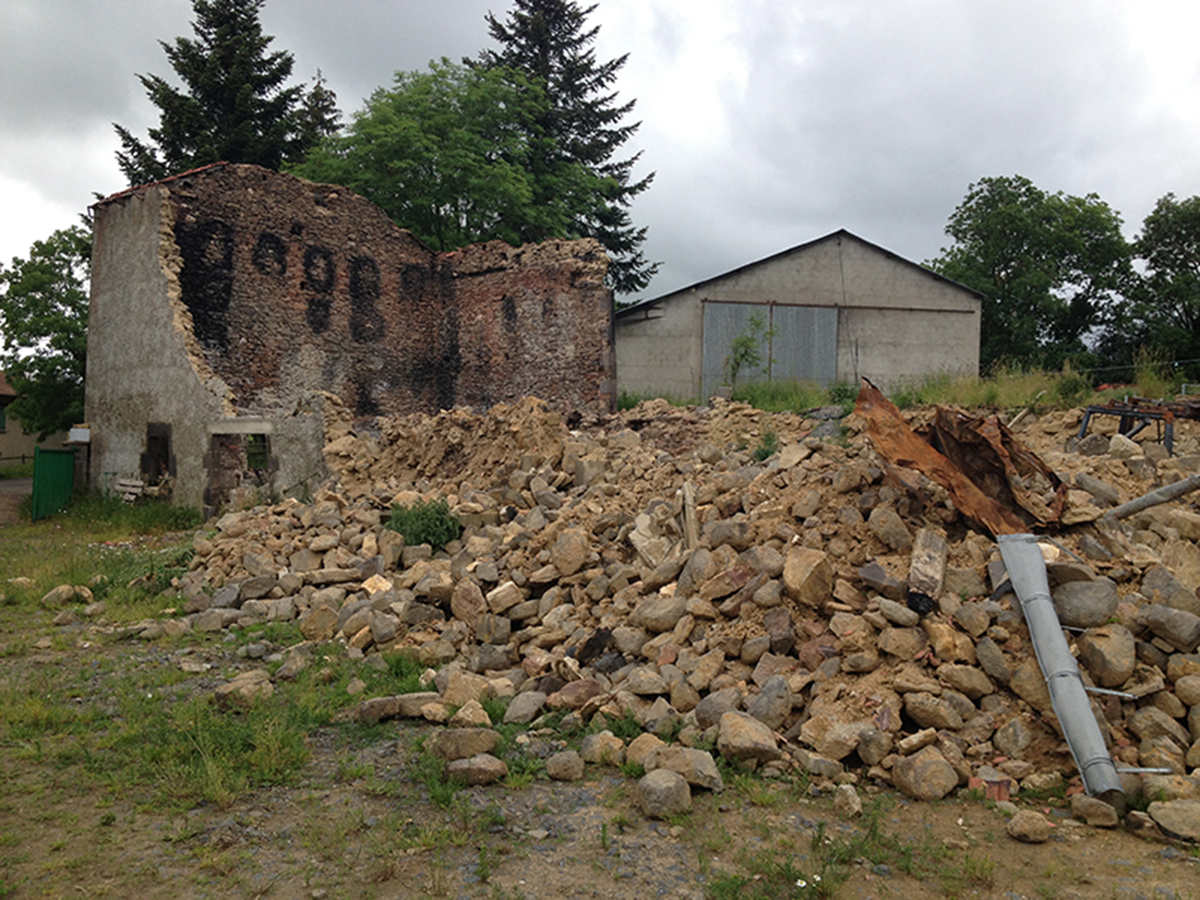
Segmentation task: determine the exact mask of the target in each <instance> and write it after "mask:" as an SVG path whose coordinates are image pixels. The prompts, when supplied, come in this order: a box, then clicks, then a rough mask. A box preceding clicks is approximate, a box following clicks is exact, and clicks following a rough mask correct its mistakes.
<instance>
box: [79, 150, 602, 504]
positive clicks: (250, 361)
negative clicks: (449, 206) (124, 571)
mask: <svg viewBox="0 0 1200 900" xmlns="http://www.w3.org/2000/svg"><path fill="white" fill-rule="evenodd" d="M606 268H607V258H606V257H605V255H604V252H603V250H602V248H601V247H600V245H599V244H597V243H595V242H593V241H554V242H547V243H544V244H537V245H527V246H525V247H521V248H519V249H518V248H513V247H510V246H508V245H507V244H504V243H501V242H492V243H488V244H481V245H476V246H472V247H467V248H465V249H463V250H460V251H457V252H454V253H436V252H434V251H432V250H430V249H429V248H428V247H426V246H424V245H423V244H422V243H421V242H420V241H418V240H417V239H416V238H414V237H413V236H412V235H411V234H409V233H408V232H406V231H403V230H401V229H399V228H397V227H396V226H395V225H394V224H393V223H392V222H391V221H390V220H389V219H388V217H387V216H386V215H385V214H384V213H383V212H382V211H381V210H379V209H378V208H377V207H375V206H374V205H373V204H371V203H370V202H368V201H367V200H365V199H363V198H361V197H358V196H356V195H355V194H353V193H352V192H350V191H348V190H347V189H345V188H339V187H334V186H331V185H319V184H313V183H310V182H307V181H304V180H302V179H298V178H295V177H292V176H290V175H283V174H279V173H276V172H271V171H268V170H266V169H262V168H259V167H257V166H250V165H232V164H225V163H218V164H215V165H212V166H208V167H205V168H202V169H197V170H194V171H191V172H186V173H183V174H181V175H177V176H175V177H173V178H169V179H167V180H165V181H161V182H157V183H154V184H151V185H147V186H144V187H139V188H134V189H131V190H128V191H124V192H122V193H119V194H115V195H113V196H111V197H108V198H106V199H105V200H103V201H101V202H100V203H98V204H97V205H96V206H95V245H94V251H93V260H92V293H91V308H90V314H89V323H88V369H87V418H88V424H89V425H90V426H91V434H92V447H91V473H92V481H93V483H94V484H95V485H96V486H98V487H101V488H103V486H104V484H105V482H106V480H107V479H110V478H114V477H115V478H124V477H130V476H135V477H136V476H139V475H140V476H142V477H143V478H145V479H147V480H150V481H153V480H157V479H158V478H159V477H161V476H164V475H166V476H169V477H171V478H173V485H174V487H173V497H174V500H175V501H176V502H179V503H185V504H191V505H202V504H203V505H205V506H207V507H209V508H216V507H218V506H220V505H222V504H224V503H225V502H226V501H227V500H228V497H229V492H230V490H231V489H234V488H238V487H245V486H247V485H250V486H257V487H260V488H265V489H266V492H267V493H274V494H286V493H290V492H292V491H294V490H299V489H300V488H301V487H302V486H305V485H307V486H310V487H311V486H312V485H313V484H314V483H315V481H316V480H318V479H319V478H320V477H321V476H323V474H324V464H323V461H322V455H321V449H322V446H323V444H324V427H325V409H326V407H327V406H328V404H329V403H330V402H331V398H336V399H337V400H339V401H340V403H341V404H342V405H344V406H345V407H346V408H348V409H349V410H350V411H351V412H352V413H353V414H354V415H357V416H374V415H380V414H387V415H399V414H407V413H412V412H433V411H436V410H438V409H443V408H450V407H453V406H456V405H463V406H470V407H473V408H476V409H482V408H485V407H488V406H491V405H492V404H495V403H499V402H508V401H512V400H515V399H517V398H518V397H521V396H525V395H533V396H536V397H540V398H542V399H544V400H546V401H548V402H549V403H551V404H552V405H553V406H555V407H557V408H560V409H562V410H564V411H571V410H596V411H603V410H608V409H609V408H611V406H612V403H613V398H614V394H615V390H614V356H613V347H612V314H611V309H612V298H611V293H610V292H609V291H608V290H607V289H606V288H605V286H604V275H605V272H606Z"/></svg>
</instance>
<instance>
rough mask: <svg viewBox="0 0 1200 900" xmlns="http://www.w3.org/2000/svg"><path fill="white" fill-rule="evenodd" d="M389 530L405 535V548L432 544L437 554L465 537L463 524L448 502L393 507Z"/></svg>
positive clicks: (435, 501)
mask: <svg viewBox="0 0 1200 900" xmlns="http://www.w3.org/2000/svg"><path fill="white" fill-rule="evenodd" d="M386 527H387V528H390V529H391V530H392V531H398V532H400V534H402V535H404V543H405V544H408V545H409V546H413V545H416V544H429V546H431V547H433V551H434V552H435V553H436V552H437V551H439V550H441V549H442V548H443V547H445V546H446V545H447V544H448V543H450V542H451V541H453V540H457V539H458V536H459V535H460V534H462V523H461V522H459V521H458V516H456V515H454V514H453V513H452V512H450V504H449V503H447V502H446V501H445V500H434V501H432V502H430V503H425V502H424V501H417V502H416V503H414V504H412V505H411V506H401V505H400V504H398V503H396V504H393V505H392V517H391V518H390V519H388V522H387V526H386Z"/></svg>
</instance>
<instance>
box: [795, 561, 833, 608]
mask: <svg viewBox="0 0 1200 900" xmlns="http://www.w3.org/2000/svg"><path fill="white" fill-rule="evenodd" d="M783 586H784V589H785V590H786V591H787V593H788V596H790V597H791V598H792V599H793V600H796V601H797V602H799V603H801V604H803V605H804V606H808V607H812V608H814V609H819V608H821V607H822V606H824V604H825V602H826V601H827V600H829V598H830V597H831V596H832V594H833V566H832V564H831V563H830V561H829V556H828V555H827V554H826V553H823V552H822V551H820V550H813V549H811V548H809V547H800V546H794V547H792V548H791V549H790V550H789V551H788V555H787V561H786V563H785V564H784V567H783Z"/></svg>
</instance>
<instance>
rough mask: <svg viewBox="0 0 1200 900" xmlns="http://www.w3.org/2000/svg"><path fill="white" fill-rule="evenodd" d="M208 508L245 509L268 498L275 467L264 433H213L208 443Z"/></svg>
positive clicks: (205, 491) (209, 509)
mask: <svg viewBox="0 0 1200 900" xmlns="http://www.w3.org/2000/svg"><path fill="white" fill-rule="evenodd" d="M205 464H206V467H207V468H208V487H207V488H205V490H204V505H205V507H206V509H207V511H216V510H218V509H225V508H228V509H244V508H246V507H249V506H254V505H255V504H257V503H260V502H263V501H265V500H267V499H268V498H269V497H270V496H271V495H272V491H273V490H274V474H275V470H276V469H277V468H278V465H277V463H276V460H274V459H272V457H271V438H270V435H267V434H240V433H239V434H214V435H213V436H212V439H211V442H210V444H209V452H208V457H207V459H206V460H205Z"/></svg>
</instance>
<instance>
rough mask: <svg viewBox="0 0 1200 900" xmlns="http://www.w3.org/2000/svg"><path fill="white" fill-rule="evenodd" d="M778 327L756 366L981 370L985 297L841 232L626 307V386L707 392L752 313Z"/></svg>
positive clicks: (884, 380) (785, 376)
mask: <svg viewBox="0 0 1200 900" xmlns="http://www.w3.org/2000/svg"><path fill="white" fill-rule="evenodd" d="M754 315H758V316H760V317H761V318H762V321H763V323H764V326H765V327H766V328H767V329H769V330H770V331H772V332H773V334H772V335H771V336H770V338H769V339H768V340H767V341H765V342H764V343H765V346H764V347H763V354H762V355H763V359H764V366H763V368H762V371H761V372H756V373H742V376H741V378H740V379H739V380H746V379H747V376H749V377H750V378H755V377H757V378H766V379H769V380H772V381H785V380H790V379H797V380H801V381H815V382H817V383H819V384H821V385H822V386H828V385H829V384H830V383H831V382H834V381H845V382H849V383H850V384H854V385H857V384H858V381H859V379H860V378H861V377H863V376H866V377H867V378H870V379H871V380H872V381H874V382H875V383H876V384H879V385H886V386H889V387H890V386H894V385H896V384H898V383H902V382H904V381H906V380H911V379H920V378H922V377H924V376H926V375H930V374H936V373H947V374H953V375H975V374H978V372H979V326H980V321H981V316H982V301H981V298H980V295H979V294H977V293H975V292H974V291H972V290H970V289H969V288H966V287H963V286H962V285H961V284H958V283H957V282H954V281H951V280H950V279H948V278H943V277H942V276H941V275H938V274H937V273H935V272H933V271H931V270H930V269H926V268H925V267H924V266H919V265H917V264H916V263H914V262H910V261H909V260H907V259H904V258H903V257H901V256H897V255H896V254H895V253H892V252H890V251H888V250H885V249H884V248H882V247H879V246H877V245H875V244H872V243H871V242H869V241H865V240H863V239H862V238H860V237H857V236H855V235H853V234H851V233H850V232H848V231H845V230H841V231H835V232H834V233H832V234H828V235H826V236H825V237H822V238H818V239H816V240H814V241H810V242H809V243H807V244H800V245H799V246H796V247H792V248H790V249H788V250H784V251H783V252H781V253H777V254H775V255H774V256H769V257H767V258H766V259H761V260H758V261H756V262H752V263H748V264H747V265H744V266H741V267H740V268H737V269H734V270H733V271H731V272H726V273H725V274H723V275H717V276H715V277H713V278H709V279H707V280H705V281H701V282H697V283H696V284H693V285H689V286H688V287H685V288H681V289H679V290H677V291H673V292H671V293H669V294H666V295H664V296H662V297H656V298H654V299H652V300H647V301H644V302H642V303H638V304H636V305H634V306H631V307H627V308H626V309H623V310H620V311H619V312H618V313H617V316H616V342H617V370H618V372H619V374H620V384H621V389H622V390H628V391H632V392H634V393H639V394H666V395H670V396H675V397H679V398H697V399H707V398H708V397H710V396H712V394H713V392H714V391H715V390H716V389H717V387H718V386H719V385H721V384H722V383H723V382H724V380H725V377H726V376H725V372H724V364H725V358H726V357H727V356H728V355H729V352H730V348H731V345H732V342H733V339H734V338H736V337H737V336H738V335H739V334H740V333H742V332H743V331H744V330H745V329H746V328H747V325H748V324H749V322H750V318H751V316H754Z"/></svg>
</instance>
